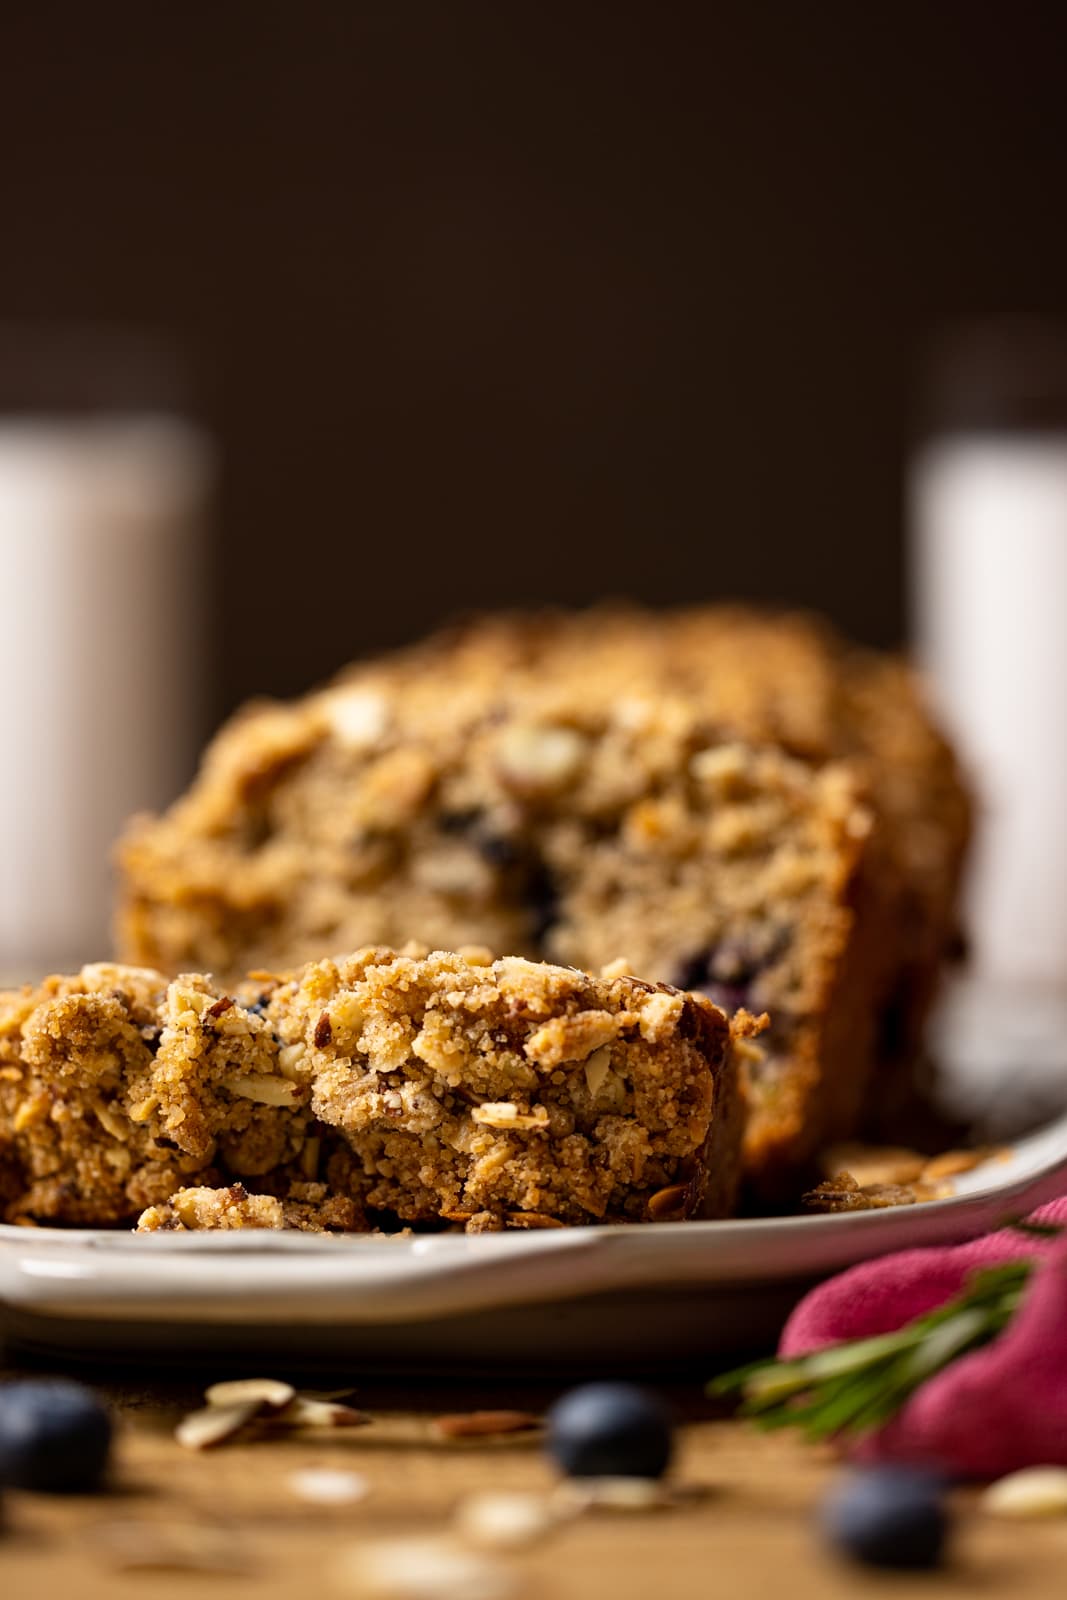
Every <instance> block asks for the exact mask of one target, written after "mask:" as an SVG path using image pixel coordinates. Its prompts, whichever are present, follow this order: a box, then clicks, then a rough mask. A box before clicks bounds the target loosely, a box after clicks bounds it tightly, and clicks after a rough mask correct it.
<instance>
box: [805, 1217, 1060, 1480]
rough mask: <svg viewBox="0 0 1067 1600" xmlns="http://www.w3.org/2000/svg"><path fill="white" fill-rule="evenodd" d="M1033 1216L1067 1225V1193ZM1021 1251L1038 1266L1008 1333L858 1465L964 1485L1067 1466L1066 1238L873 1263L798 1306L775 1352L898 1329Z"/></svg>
mask: <svg viewBox="0 0 1067 1600" xmlns="http://www.w3.org/2000/svg"><path fill="white" fill-rule="evenodd" d="M1030 1220H1031V1221H1033V1222H1044V1223H1054V1224H1057V1225H1059V1226H1065V1225H1067V1198H1064V1199H1062V1200H1054V1201H1053V1202H1052V1203H1051V1205H1047V1206H1042V1207H1041V1209H1040V1210H1039V1211H1035V1212H1034V1214H1033V1216H1032V1218H1031V1219H1030ZM1020 1256H1030V1257H1033V1259H1034V1260H1035V1261H1036V1262H1037V1263H1038V1265H1037V1268H1036V1270H1035V1273H1034V1276H1033V1279H1032V1280H1031V1282H1030V1284H1029V1286H1028V1288H1027V1291H1026V1294H1025V1297H1024V1299H1023V1302H1022V1304H1021V1306H1020V1308H1019V1310H1018V1312H1017V1313H1016V1315H1015V1317H1014V1318H1013V1320H1012V1322H1011V1323H1010V1324H1009V1326H1008V1327H1007V1328H1006V1329H1005V1330H1004V1332H1003V1333H1002V1334H1000V1336H999V1337H998V1338H996V1339H994V1340H993V1342H992V1343H991V1344H988V1345H985V1346H984V1347H983V1348H982V1349H981V1350H975V1351H974V1352H973V1353H972V1354H970V1355H966V1356H962V1357H960V1359H959V1360H957V1361H955V1362H953V1363H952V1364H951V1365H950V1366H948V1367H946V1368H945V1369H944V1371H943V1372H940V1373H938V1374H937V1375H936V1376H935V1377H933V1378H931V1379H929V1380H928V1382H926V1383H925V1384H923V1385H922V1387H921V1388H920V1389H917V1390H916V1392H915V1393H914V1394H913V1395H912V1397H911V1399H910V1400H909V1401H908V1403H907V1404H906V1406H905V1407H904V1409H903V1410H902V1411H901V1412H899V1413H898V1415H897V1416H896V1417H895V1418H894V1419H893V1420H892V1422H890V1423H888V1424H887V1425H886V1426H885V1427H884V1428H882V1429H881V1430H880V1431H879V1432H878V1433H875V1434H872V1435H869V1436H867V1437H865V1438H864V1439H863V1440H861V1441H860V1442H859V1443H858V1444H857V1445H856V1446H854V1447H853V1448H852V1449H851V1450H850V1454H851V1455H852V1456H853V1457H854V1458H855V1459H857V1460H861V1461H897V1462H908V1463H911V1464H914V1465H923V1466H936V1467H940V1468H943V1469H945V1470H946V1471H949V1472H951V1473H955V1474H957V1475H959V1476H962V1477H969V1478H996V1477H1000V1476H1002V1475H1003V1474H1004V1473H1006V1472H1014V1471H1015V1470H1016V1469H1017V1468H1019V1467H1026V1466H1034V1465H1040V1464H1050V1463H1056V1464H1058V1465H1061V1466H1067V1235H1065V1236H1064V1237H1063V1238H1062V1239H1042V1238H1039V1237H1033V1236H1030V1237H1028V1236H1027V1235H1026V1234H1024V1233H1019V1232H1017V1231H1014V1230H1012V1229H1006V1230H1004V1231H1003V1232H999V1233H990V1234H987V1235H986V1236H985V1237H984V1238H982V1239H975V1240H972V1242H971V1243H970V1244H961V1245H955V1246H952V1247H950V1248H945V1249H937V1250H904V1251H901V1253H900V1254H899V1255H892V1256H883V1257H882V1258H881V1260H878V1261H866V1262H864V1263H863V1264H862V1265H861V1266H858V1267H852V1268H850V1269H849V1270H848V1271H847V1272H842V1273H841V1274H840V1276H838V1277H836V1278H831V1279H830V1281H829V1282H828V1283H824V1284H821V1285H820V1286H819V1288H817V1289H814V1290H813V1291H812V1292H811V1294H809V1295H808V1296H807V1297H806V1298H805V1299H804V1300H802V1301H801V1303H800V1305H798V1306H797V1308H796V1310H795V1311H794V1312H793V1314H792V1316H791V1317H790V1319H789V1321H788V1323H787V1324H786V1326H785V1330H784V1331H783V1333H782V1338H781V1343H780V1345H779V1354H780V1355H782V1356H799V1355H805V1354H807V1353H808V1352H810V1351H812V1350H819V1349H821V1348H823V1346H825V1345H830V1344H839V1343H840V1342H841V1341H842V1340H845V1339H864V1338H867V1337H868V1336H870V1335H872V1334H878V1333H889V1332H892V1331H893V1330H894V1329H896V1328H899V1327H901V1326H902V1325H903V1324H904V1323H905V1322H910V1321H912V1319H913V1318H915V1317H919V1316H922V1315H923V1313H924V1312H927V1311H932V1310H933V1309H934V1308H935V1306H939V1305H942V1304H943V1303H944V1302H945V1301H946V1300H949V1299H951V1298H952V1297H953V1296H954V1295H956V1294H958V1293H959V1292H960V1291H961V1289H963V1287H964V1285H965V1283H966V1281H967V1279H968V1277H969V1276H970V1274H971V1273H972V1272H973V1271H974V1270H975V1269H976V1268H980V1267H984V1266H995V1265H996V1264H997V1263H998V1262H1002V1261H1012V1260H1016V1259H1017V1258H1019V1257H1020Z"/></svg>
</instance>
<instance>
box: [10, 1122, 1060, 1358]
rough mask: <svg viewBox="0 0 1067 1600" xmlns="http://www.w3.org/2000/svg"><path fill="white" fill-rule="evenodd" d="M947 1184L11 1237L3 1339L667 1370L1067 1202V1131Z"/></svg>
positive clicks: (88, 1351) (53, 1346)
mask: <svg viewBox="0 0 1067 1600" xmlns="http://www.w3.org/2000/svg"><path fill="white" fill-rule="evenodd" d="M955 1187H956V1193H955V1194H954V1195H953V1196H952V1197H950V1198H947V1199H944V1200H938V1201H933V1202H929V1203H927V1204H923V1205H916V1206H904V1207H899V1208H895V1209H890V1210H883V1211H867V1212H858V1213H854V1214H851V1215H850V1214H847V1213H846V1214H843V1215H836V1216H810V1217H781V1218H778V1217H772V1218H763V1219H757V1220H746V1221H728V1222H688V1223H664V1224H659V1225H657V1226H654V1227H608V1228H584V1227H583V1228H568V1229H558V1230H556V1229H551V1230H546V1231H543V1232H532V1233H522V1232H512V1233H501V1234H481V1235H476V1236H473V1237H469V1238H468V1237H466V1236H463V1235H458V1234H437V1235H422V1236H416V1237H414V1238H397V1239H385V1238H377V1237H360V1236H354V1237H352V1236H350V1237H336V1236H321V1235H319V1236H316V1235H308V1234H275V1233H259V1232H249V1233H221V1234H147V1235H134V1234H128V1233H108V1232H103V1231H95V1230H88V1229H86V1230H72V1229H62V1230H61V1229H46V1228H40V1229H23V1228H13V1227H0V1319H2V1321H0V1327H2V1329H3V1332H4V1334H5V1336H6V1338H7V1340H8V1341H9V1342H11V1343H13V1344H15V1345H16V1346H21V1347H33V1348H36V1349H38V1350H40V1349H46V1350H48V1351H50V1352H52V1353H56V1354H61V1355H62V1356H63V1357H64V1358H69V1357H70V1356H72V1355H77V1354H81V1355H84V1356H86V1357H93V1356H107V1357H116V1356H122V1357H126V1358H128V1357H136V1356H152V1357H153V1358H158V1357H160V1356H163V1355H165V1354H167V1353H173V1354H183V1355H190V1354H202V1355H209V1354H210V1355H212V1356H215V1357H219V1358H221V1357H224V1356H229V1357H234V1358H236V1357H239V1356H242V1357H250V1356H251V1355H253V1354H255V1355H257V1356H267V1355H274V1356H276V1357H279V1358H280V1357H285V1358H286V1359H288V1360H290V1361H292V1360H298V1361H303V1360H305V1359H306V1360H315V1361H322V1360H328V1361H333V1362H336V1361H342V1362H344V1363H345V1364H348V1363H350V1362H353V1361H358V1363H359V1364H360V1366H361V1367H364V1368H366V1367H374V1368H377V1369H391V1368H402V1369H406V1370H410V1369H412V1368H413V1367H417V1368H422V1369H425V1370H439V1369H447V1368H451V1367H456V1366H468V1367H470V1366H474V1367H478V1368H484V1367H485V1366H486V1364H487V1363H493V1364H496V1365H506V1366H509V1367H512V1368H515V1367H517V1366H521V1367H526V1368H553V1367H559V1366H572V1367H573V1366H583V1365H588V1364H589V1363H591V1362H595V1363H596V1366H597V1369H598V1370H599V1369H600V1368H602V1367H604V1366H606V1365H611V1364H616V1363H618V1364H625V1365H627V1366H628V1367H631V1368H633V1367H634V1366H635V1365H641V1364H644V1363H648V1364H653V1365H656V1366H658V1367H659V1368H660V1370H662V1362H663V1360H664V1358H670V1359H672V1360H675V1361H683V1360H691V1359H700V1360H708V1359H710V1358H713V1357H717V1358H721V1357H723V1356H728V1355H731V1354H733V1353H735V1352H738V1351H741V1350H751V1349H753V1348H756V1347H759V1346H761V1345H764V1344H767V1343H769V1342H771V1341H772V1340H773V1338H774V1335H775V1333H776V1332H777V1329H778V1327H779V1326H780V1325H781V1321H782V1319H783V1318H784V1316H785V1315H786V1313H787V1312H788V1310H789V1308H790V1306H791V1305H792V1304H794V1303H795V1301H796V1300H797V1298H798V1297H799V1295H800V1294H801V1293H802V1292H803V1291H804V1289H805V1288H807V1287H808V1286H809V1285H810V1284H812V1283H813V1282H815V1281H817V1280H818V1279H819V1278H821V1277H825V1276H826V1275H827V1274H828V1273H830V1272H833V1271H836V1270H838V1269H840V1268H842V1267H845V1266H849V1265H851V1264H852V1263H854V1262H857V1261H862V1260H865V1259H867V1258H868V1257H871V1256H875V1255H880V1254H883V1253H884V1252H886V1251H890V1250H900V1249H906V1248H909V1247H911V1246H916V1245H934V1244H947V1243H952V1242H955V1241H959V1240H963V1239H967V1238H971V1237H973V1236H974V1235H976V1234H979V1233H982V1232H985V1231H986V1230H987V1229H989V1228H991V1227H995V1226H997V1225H998V1224H999V1223H1002V1222H1004V1221H1006V1220H1008V1219H1010V1218H1013V1217H1018V1216H1021V1215H1023V1214H1024V1213H1025V1212H1027V1211H1029V1210H1031V1209H1032V1208H1033V1207H1034V1206H1036V1205H1040V1204H1041V1203H1042V1202H1043V1201H1046V1200H1049V1199H1052V1198H1054V1197H1055V1196H1057V1195H1059V1194H1062V1193H1064V1192H1067V1116H1064V1117H1062V1118H1060V1119H1059V1120H1057V1121H1056V1122H1054V1123H1052V1124H1050V1125H1049V1126H1048V1127H1047V1128H1045V1129H1044V1130H1042V1132H1040V1133H1038V1134H1035V1135H1031V1136H1030V1137H1029V1138H1027V1139H1025V1140H1023V1141H1021V1142H1020V1143H1019V1144H1018V1145H1016V1147H1015V1149H1014V1152H1013V1154H1012V1155H1011V1156H1010V1157H1009V1158H1008V1159H1007V1160H1005V1159H1003V1158H1001V1159H999V1160H994V1161H990V1162H987V1163H985V1164H984V1165H983V1166H981V1167H978V1168H975V1169H974V1170H973V1171H972V1172H969V1173H967V1174H966V1175H964V1176H963V1177H961V1178H959V1179H957V1180H956V1186H955Z"/></svg>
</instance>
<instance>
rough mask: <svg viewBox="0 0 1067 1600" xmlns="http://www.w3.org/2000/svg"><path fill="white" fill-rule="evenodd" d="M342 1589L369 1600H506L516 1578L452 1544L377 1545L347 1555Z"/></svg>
mask: <svg viewBox="0 0 1067 1600" xmlns="http://www.w3.org/2000/svg"><path fill="white" fill-rule="evenodd" d="M333 1575H334V1577H335V1578H336V1580H337V1582H338V1584H339V1586H341V1587H343V1588H345V1589H348V1590H349V1591H350V1592H351V1591H354V1592H355V1593H357V1594H360V1595H363V1596H366V1597H367V1600H508V1596H510V1595H512V1594H514V1592H515V1588H516V1581H515V1577H514V1575H513V1574H512V1573H511V1572H510V1571H509V1570H508V1569H507V1567H506V1566H504V1565H503V1564H502V1563H500V1562H497V1561H494V1560H493V1559H492V1557H490V1556H488V1555H481V1554H479V1553H478V1552H477V1551H474V1550H465V1549H464V1548H463V1546H462V1545H461V1544H458V1543H456V1542H455V1541H453V1540H450V1539H441V1538H436V1539H435V1538H423V1539H419V1538H415V1539H378V1540H374V1541H367V1542H366V1543H363V1544H358V1545H354V1546H352V1547H351V1548H350V1549H348V1550H346V1551H344V1552H343V1553H342V1555H341V1556H340V1558H339V1559H338V1561H337V1562H336V1563H335V1565H334V1568H333Z"/></svg>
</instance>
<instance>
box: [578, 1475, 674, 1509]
mask: <svg viewBox="0 0 1067 1600" xmlns="http://www.w3.org/2000/svg"><path fill="white" fill-rule="evenodd" d="M674 1499H675V1497H674V1496H673V1495H672V1494H671V1492H670V1490H669V1489H668V1488H667V1486H666V1485H665V1484H664V1483H662V1482H661V1481H660V1480H659V1479H658V1478H565V1479H564V1480H563V1482H562V1483H560V1484H558V1485H557V1487H556V1490H555V1493H554V1495H553V1501H554V1503H556V1504H558V1505H559V1507H560V1509H561V1510H562V1511H568V1510H569V1511H570V1512H572V1513H573V1512H575V1511H586V1510H593V1509H596V1510H600V1509H603V1510H605V1511H659V1510H662V1508H663V1507H664V1506H669V1505H673V1504H674Z"/></svg>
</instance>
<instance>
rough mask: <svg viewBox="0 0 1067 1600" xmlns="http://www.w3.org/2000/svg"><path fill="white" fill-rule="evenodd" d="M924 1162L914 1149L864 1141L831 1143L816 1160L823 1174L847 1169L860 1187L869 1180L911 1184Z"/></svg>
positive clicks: (836, 1174) (863, 1186)
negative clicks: (870, 1143)
mask: <svg viewBox="0 0 1067 1600" xmlns="http://www.w3.org/2000/svg"><path fill="white" fill-rule="evenodd" d="M925 1164H926V1158H925V1157H924V1156H921V1155H918V1154H917V1153H916V1152H915V1151H914V1150H904V1149H900V1148H898V1147H896V1146H879V1145H865V1144H835V1145H831V1146H830V1148H829V1149H828V1150H827V1151H825V1152H824V1154H823V1155H822V1157H821V1158H820V1161H819V1165H820V1167H821V1168H822V1171H823V1174H824V1176H825V1177H827V1178H836V1177H837V1176H838V1175H839V1174H840V1173H842V1172H850V1173H851V1174H852V1176H853V1177H854V1178H855V1180H856V1182H857V1183H858V1184H859V1186H860V1188H861V1189H862V1188H865V1187H866V1185H867V1184H869V1183H914V1181H915V1179H916V1178H918V1177H919V1176H920V1174H921V1173H922V1171H923V1167H924V1165H925Z"/></svg>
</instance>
